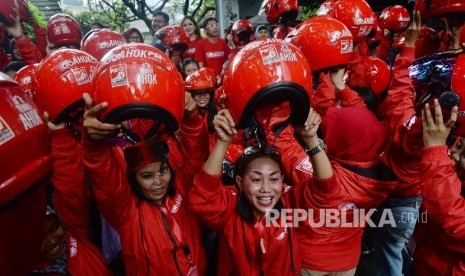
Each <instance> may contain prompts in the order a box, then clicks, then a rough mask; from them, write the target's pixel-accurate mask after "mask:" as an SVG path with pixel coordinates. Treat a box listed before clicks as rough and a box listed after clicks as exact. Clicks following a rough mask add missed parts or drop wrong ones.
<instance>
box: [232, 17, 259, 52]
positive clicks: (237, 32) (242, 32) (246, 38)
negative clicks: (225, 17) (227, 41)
mask: <svg viewBox="0 0 465 276" xmlns="http://www.w3.org/2000/svg"><path fill="white" fill-rule="evenodd" d="M231 34H232V35H233V37H234V43H235V44H236V45H237V46H238V47H243V46H244V45H246V44H248V43H249V42H252V41H254V40H255V36H254V32H253V26H252V24H251V23H250V22H249V20H247V19H240V20H237V21H236V22H234V24H233V26H232V28H231Z"/></svg>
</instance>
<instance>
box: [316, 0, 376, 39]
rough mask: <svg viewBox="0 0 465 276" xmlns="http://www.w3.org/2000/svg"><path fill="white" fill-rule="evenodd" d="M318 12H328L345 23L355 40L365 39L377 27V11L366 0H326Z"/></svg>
mask: <svg viewBox="0 0 465 276" xmlns="http://www.w3.org/2000/svg"><path fill="white" fill-rule="evenodd" d="M317 14H318V15H325V14H327V15H330V16H331V17H333V18H336V19H337V20H339V21H341V22H342V23H344V24H345V25H346V26H347V27H348V28H349V30H350V32H351V33H352V36H353V38H354V42H361V41H363V40H365V39H366V37H367V36H368V35H369V34H370V32H371V30H372V29H373V28H376V16H375V13H374V12H373V10H372V9H371V7H370V5H369V4H368V3H367V2H366V1H365V0H326V1H325V2H323V4H321V6H320V8H319V9H318V11H317Z"/></svg>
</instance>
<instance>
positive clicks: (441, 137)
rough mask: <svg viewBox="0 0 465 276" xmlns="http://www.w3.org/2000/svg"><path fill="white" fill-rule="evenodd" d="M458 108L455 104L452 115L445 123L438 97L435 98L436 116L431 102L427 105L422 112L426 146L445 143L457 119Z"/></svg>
mask: <svg viewBox="0 0 465 276" xmlns="http://www.w3.org/2000/svg"><path fill="white" fill-rule="evenodd" d="M457 115H458V108H457V106H454V107H453V108H452V112H451V115H450V119H449V120H448V121H447V122H446V123H444V121H443V117H442V111H441V106H440V105H439V102H438V100H437V99H435V100H434V117H433V115H432V114H431V109H430V106H429V104H426V105H425V109H423V110H422V112H421V119H422V123H423V143H424V144H425V147H434V146H441V145H445V144H446V141H447V137H448V136H449V133H450V130H451V128H452V126H454V123H455V122H456V121H457Z"/></svg>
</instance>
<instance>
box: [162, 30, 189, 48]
mask: <svg viewBox="0 0 465 276" xmlns="http://www.w3.org/2000/svg"><path fill="white" fill-rule="evenodd" d="M155 36H156V37H158V39H160V40H161V41H162V42H163V43H164V44H165V45H168V46H169V47H171V48H173V49H174V50H178V51H181V52H183V51H186V50H187V49H188V48H189V44H190V39H189V37H188V36H187V33H186V31H185V30H184V28H183V27H181V26H165V27H163V28H161V29H160V30H158V31H157V32H156V33H155Z"/></svg>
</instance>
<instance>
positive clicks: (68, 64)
mask: <svg viewBox="0 0 465 276" xmlns="http://www.w3.org/2000/svg"><path fill="white" fill-rule="evenodd" d="M97 64H98V61H97V60H96V59H95V58H94V57H93V56H91V55H89V54H88V53H86V52H84V51H81V50H75V49H60V50H58V51H56V52H53V53H51V54H49V55H48V56H47V57H45V58H44V59H43V60H42V62H41V63H40V65H39V68H38V69H37V83H38V89H37V93H36V103H37V104H38V106H39V108H40V109H41V110H43V111H47V112H48V114H49V115H50V119H51V120H52V121H53V122H55V123H59V122H63V121H67V120H70V119H73V118H72V117H74V116H73V115H72V113H74V112H75V111H76V110H79V109H80V108H83V107H84V101H83V100H82V94H83V93H84V92H87V93H90V92H91V91H92V90H91V83H92V76H93V75H94V73H95V71H96V68H97Z"/></svg>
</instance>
